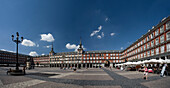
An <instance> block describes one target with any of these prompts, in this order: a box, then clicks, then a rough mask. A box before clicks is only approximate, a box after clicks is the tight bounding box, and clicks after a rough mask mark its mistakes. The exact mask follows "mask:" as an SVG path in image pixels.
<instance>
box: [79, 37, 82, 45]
mask: <svg viewBox="0 0 170 88" xmlns="http://www.w3.org/2000/svg"><path fill="white" fill-rule="evenodd" d="M79 48H82V43H81V37H80V47H79Z"/></svg>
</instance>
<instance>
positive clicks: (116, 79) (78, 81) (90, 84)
mask: <svg viewBox="0 0 170 88" xmlns="http://www.w3.org/2000/svg"><path fill="white" fill-rule="evenodd" d="M7 69H9V67H1V68H0V88H169V86H170V84H169V83H168V80H170V77H169V76H167V77H160V76H159V75H157V74H152V73H150V74H149V77H148V80H144V79H142V78H143V72H138V71H120V70H119V69H115V68H112V69H111V70H110V69H109V68H89V69H84V68H83V69H77V71H76V72H74V71H73V70H71V69H66V70H63V69H60V68H35V69H32V70H26V75H23V76H12V75H7V74H6V70H7Z"/></svg>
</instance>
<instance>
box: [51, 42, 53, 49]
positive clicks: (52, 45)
mask: <svg viewBox="0 0 170 88" xmlns="http://www.w3.org/2000/svg"><path fill="white" fill-rule="evenodd" d="M51 51H53V42H52V46H51Z"/></svg>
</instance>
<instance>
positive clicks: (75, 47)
mask: <svg viewBox="0 0 170 88" xmlns="http://www.w3.org/2000/svg"><path fill="white" fill-rule="evenodd" d="M66 48H67V49H75V51H77V49H78V48H79V45H76V44H72V45H70V43H67V44H66ZM82 48H83V49H84V50H85V49H86V48H84V46H83V45H82Z"/></svg>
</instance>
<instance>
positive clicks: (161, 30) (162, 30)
mask: <svg viewBox="0 0 170 88" xmlns="http://www.w3.org/2000/svg"><path fill="white" fill-rule="evenodd" d="M163 32H164V25H162V26H161V27H160V33H163Z"/></svg>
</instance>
